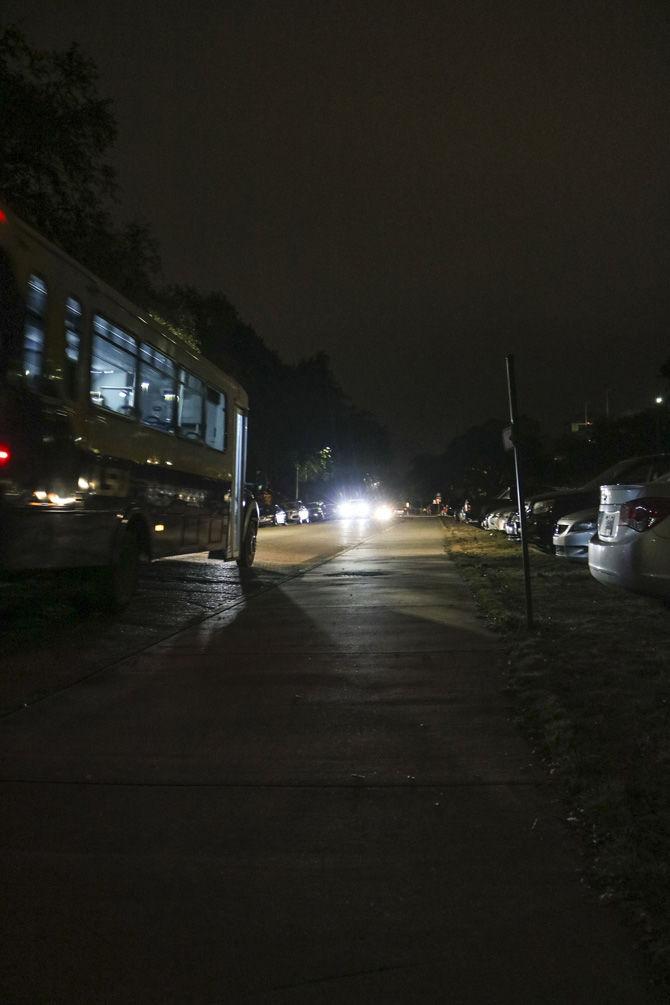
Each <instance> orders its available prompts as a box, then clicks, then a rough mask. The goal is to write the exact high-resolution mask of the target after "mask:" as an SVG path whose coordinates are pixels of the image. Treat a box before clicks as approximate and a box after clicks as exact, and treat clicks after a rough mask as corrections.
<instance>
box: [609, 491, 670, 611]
mask: <svg viewBox="0 0 670 1005" xmlns="http://www.w3.org/2000/svg"><path fill="white" fill-rule="evenodd" d="M589 569H590V572H591V575H592V576H594V577H595V579H597V580H598V581H599V582H600V583H605V584H606V585H608V586H609V585H612V586H622V587H623V588H624V589H626V590H632V591H633V592H635V593H647V594H650V595H651V596H656V597H663V598H664V599H670V475H665V476H664V477H663V478H659V479H658V481H655V482H649V483H647V484H646V485H602V486H601V488H600V511H599V513H598V533H597V535H596V537H594V539H593V541H592V542H591V544H590V545H589Z"/></svg>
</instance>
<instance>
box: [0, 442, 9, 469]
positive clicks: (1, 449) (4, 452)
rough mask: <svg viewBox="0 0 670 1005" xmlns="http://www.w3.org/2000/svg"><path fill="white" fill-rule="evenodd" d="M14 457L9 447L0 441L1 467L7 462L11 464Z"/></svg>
mask: <svg viewBox="0 0 670 1005" xmlns="http://www.w3.org/2000/svg"><path fill="white" fill-rule="evenodd" d="M11 459H12V452H11V450H10V449H9V447H7V446H5V444H4V443H0V468H4V466H5V464H9V462H10V461H11Z"/></svg>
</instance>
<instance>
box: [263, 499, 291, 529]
mask: <svg viewBox="0 0 670 1005" xmlns="http://www.w3.org/2000/svg"><path fill="white" fill-rule="evenodd" d="M259 511H260V517H259V523H260V525H261V527H285V526H286V510H285V509H284V508H283V506H280V505H279V503H272V504H271V505H269V506H260V507H259Z"/></svg>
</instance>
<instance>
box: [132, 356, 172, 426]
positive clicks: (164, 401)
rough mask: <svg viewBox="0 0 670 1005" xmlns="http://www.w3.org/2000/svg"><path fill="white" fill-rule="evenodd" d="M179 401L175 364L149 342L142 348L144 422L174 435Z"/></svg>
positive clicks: (141, 376)
mask: <svg viewBox="0 0 670 1005" xmlns="http://www.w3.org/2000/svg"><path fill="white" fill-rule="evenodd" d="M176 400H177V386H176V380H175V365H174V363H173V362H172V360H171V359H170V358H169V357H168V356H164V355H163V353H162V352H159V351H158V349H154V347H153V346H152V345H149V344H148V343H147V342H142V344H141V346H140V420H141V422H143V423H144V424H145V425H146V426H155V427H156V429H161V430H162V431H163V432H164V433H166V432H167V433H172V432H174V405H175V401H176Z"/></svg>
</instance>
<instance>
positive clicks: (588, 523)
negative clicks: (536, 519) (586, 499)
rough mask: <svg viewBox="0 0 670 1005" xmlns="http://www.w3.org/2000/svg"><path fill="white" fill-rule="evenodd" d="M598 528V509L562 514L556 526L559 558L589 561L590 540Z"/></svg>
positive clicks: (555, 535) (555, 532)
mask: <svg viewBox="0 0 670 1005" xmlns="http://www.w3.org/2000/svg"><path fill="white" fill-rule="evenodd" d="M597 529H598V510H596V509H593V507H591V508H590V509H580V510H578V511H577V512H576V513H568V515H567V516H562V517H561V518H560V520H559V521H558V523H557V524H556V526H555V527H554V536H553V539H552V542H553V545H554V552H555V554H556V555H557V556H558V557H559V558H571V559H573V560H575V561H577V562H588V560H589V542H590V541H591V538H592V537H593V535H594V534H595V532H596V530H597Z"/></svg>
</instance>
